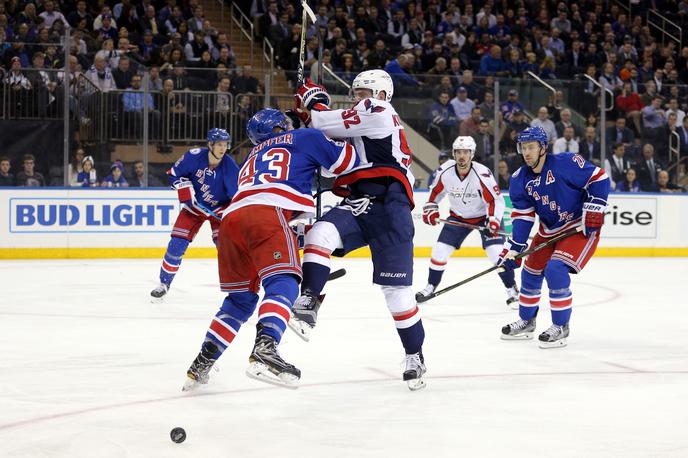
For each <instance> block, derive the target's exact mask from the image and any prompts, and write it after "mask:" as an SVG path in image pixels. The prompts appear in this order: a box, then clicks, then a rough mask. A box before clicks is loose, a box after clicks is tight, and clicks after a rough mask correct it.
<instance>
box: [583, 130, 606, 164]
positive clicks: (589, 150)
mask: <svg viewBox="0 0 688 458" xmlns="http://www.w3.org/2000/svg"><path fill="white" fill-rule="evenodd" d="M578 154H580V155H581V156H583V157H584V158H585V160H587V161H591V162H592V161H598V162H599V161H600V160H601V158H602V145H601V144H600V142H598V141H597V134H596V133H595V128H594V127H592V126H588V127H586V128H585V138H583V140H582V141H581V142H580V144H579V145H578Z"/></svg>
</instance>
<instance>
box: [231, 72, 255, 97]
mask: <svg viewBox="0 0 688 458" xmlns="http://www.w3.org/2000/svg"><path fill="white" fill-rule="evenodd" d="M252 70H253V69H252V67H251V66H250V65H244V66H243V67H242V68H241V69H239V75H238V76H237V77H236V78H234V79H233V80H232V85H231V86H230V89H229V91H230V92H231V93H232V94H234V95H237V94H262V93H263V91H262V90H261V88H260V83H259V82H258V79H256V77H255V76H253V74H252V73H251V72H252Z"/></svg>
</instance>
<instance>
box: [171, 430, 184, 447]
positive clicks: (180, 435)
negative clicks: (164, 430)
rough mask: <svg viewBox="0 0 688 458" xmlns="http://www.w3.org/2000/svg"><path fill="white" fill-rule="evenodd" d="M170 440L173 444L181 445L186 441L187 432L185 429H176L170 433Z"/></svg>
mask: <svg viewBox="0 0 688 458" xmlns="http://www.w3.org/2000/svg"><path fill="white" fill-rule="evenodd" d="M170 439H172V442H176V443H177V444H181V443H182V442H184V441H185V440H186V431H184V428H179V427H177V428H174V429H173V430H172V431H170Z"/></svg>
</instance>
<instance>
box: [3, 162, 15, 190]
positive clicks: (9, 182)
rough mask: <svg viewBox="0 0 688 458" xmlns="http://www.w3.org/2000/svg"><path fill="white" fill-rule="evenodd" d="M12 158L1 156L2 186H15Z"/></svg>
mask: <svg viewBox="0 0 688 458" xmlns="http://www.w3.org/2000/svg"><path fill="white" fill-rule="evenodd" d="M10 168H11V164H10V158H9V157H7V156H0V187H3V186H14V175H13V174H11V173H10Z"/></svg>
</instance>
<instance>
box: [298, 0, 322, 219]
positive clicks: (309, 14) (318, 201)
mask: <svg viewBox="0 0 688 458" xmlns="http://www.w3.org/2000/svg"><path fill="white" fill-rule="evenodd" d="M301 7H302V8H303V16H302V18H301V50H300V51H301V52H300V53H299V68H298V72H297V84H298V86H301V85H302V84H303V82H304V81H305V68H304V66H305V60H306V56H305V54H306V29H307V28H308V18H310V20H311V21H312V22H313V25H315V28H316V33H317V36H318V74H317V78H316V81H315V84H320V81H321V79H322V60H323V46H324V45H323V40H322V37H321V36H320V27H318V26H317V24H316V21H317V18H316V17H315V13H314V12H313V10H312V9H311V7H310V6H308V2H306V0H301ZM321 181H322V174H321V172H320V167H318V170H317V171H316V174H315V185H316V189H317V190H318V192H317V193H316V194H315V219H316V220H319V219H320V217H321V216H322V198H321V197H320V195H321V192H320V186H321V185H320V182H321Z"/></svg>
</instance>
